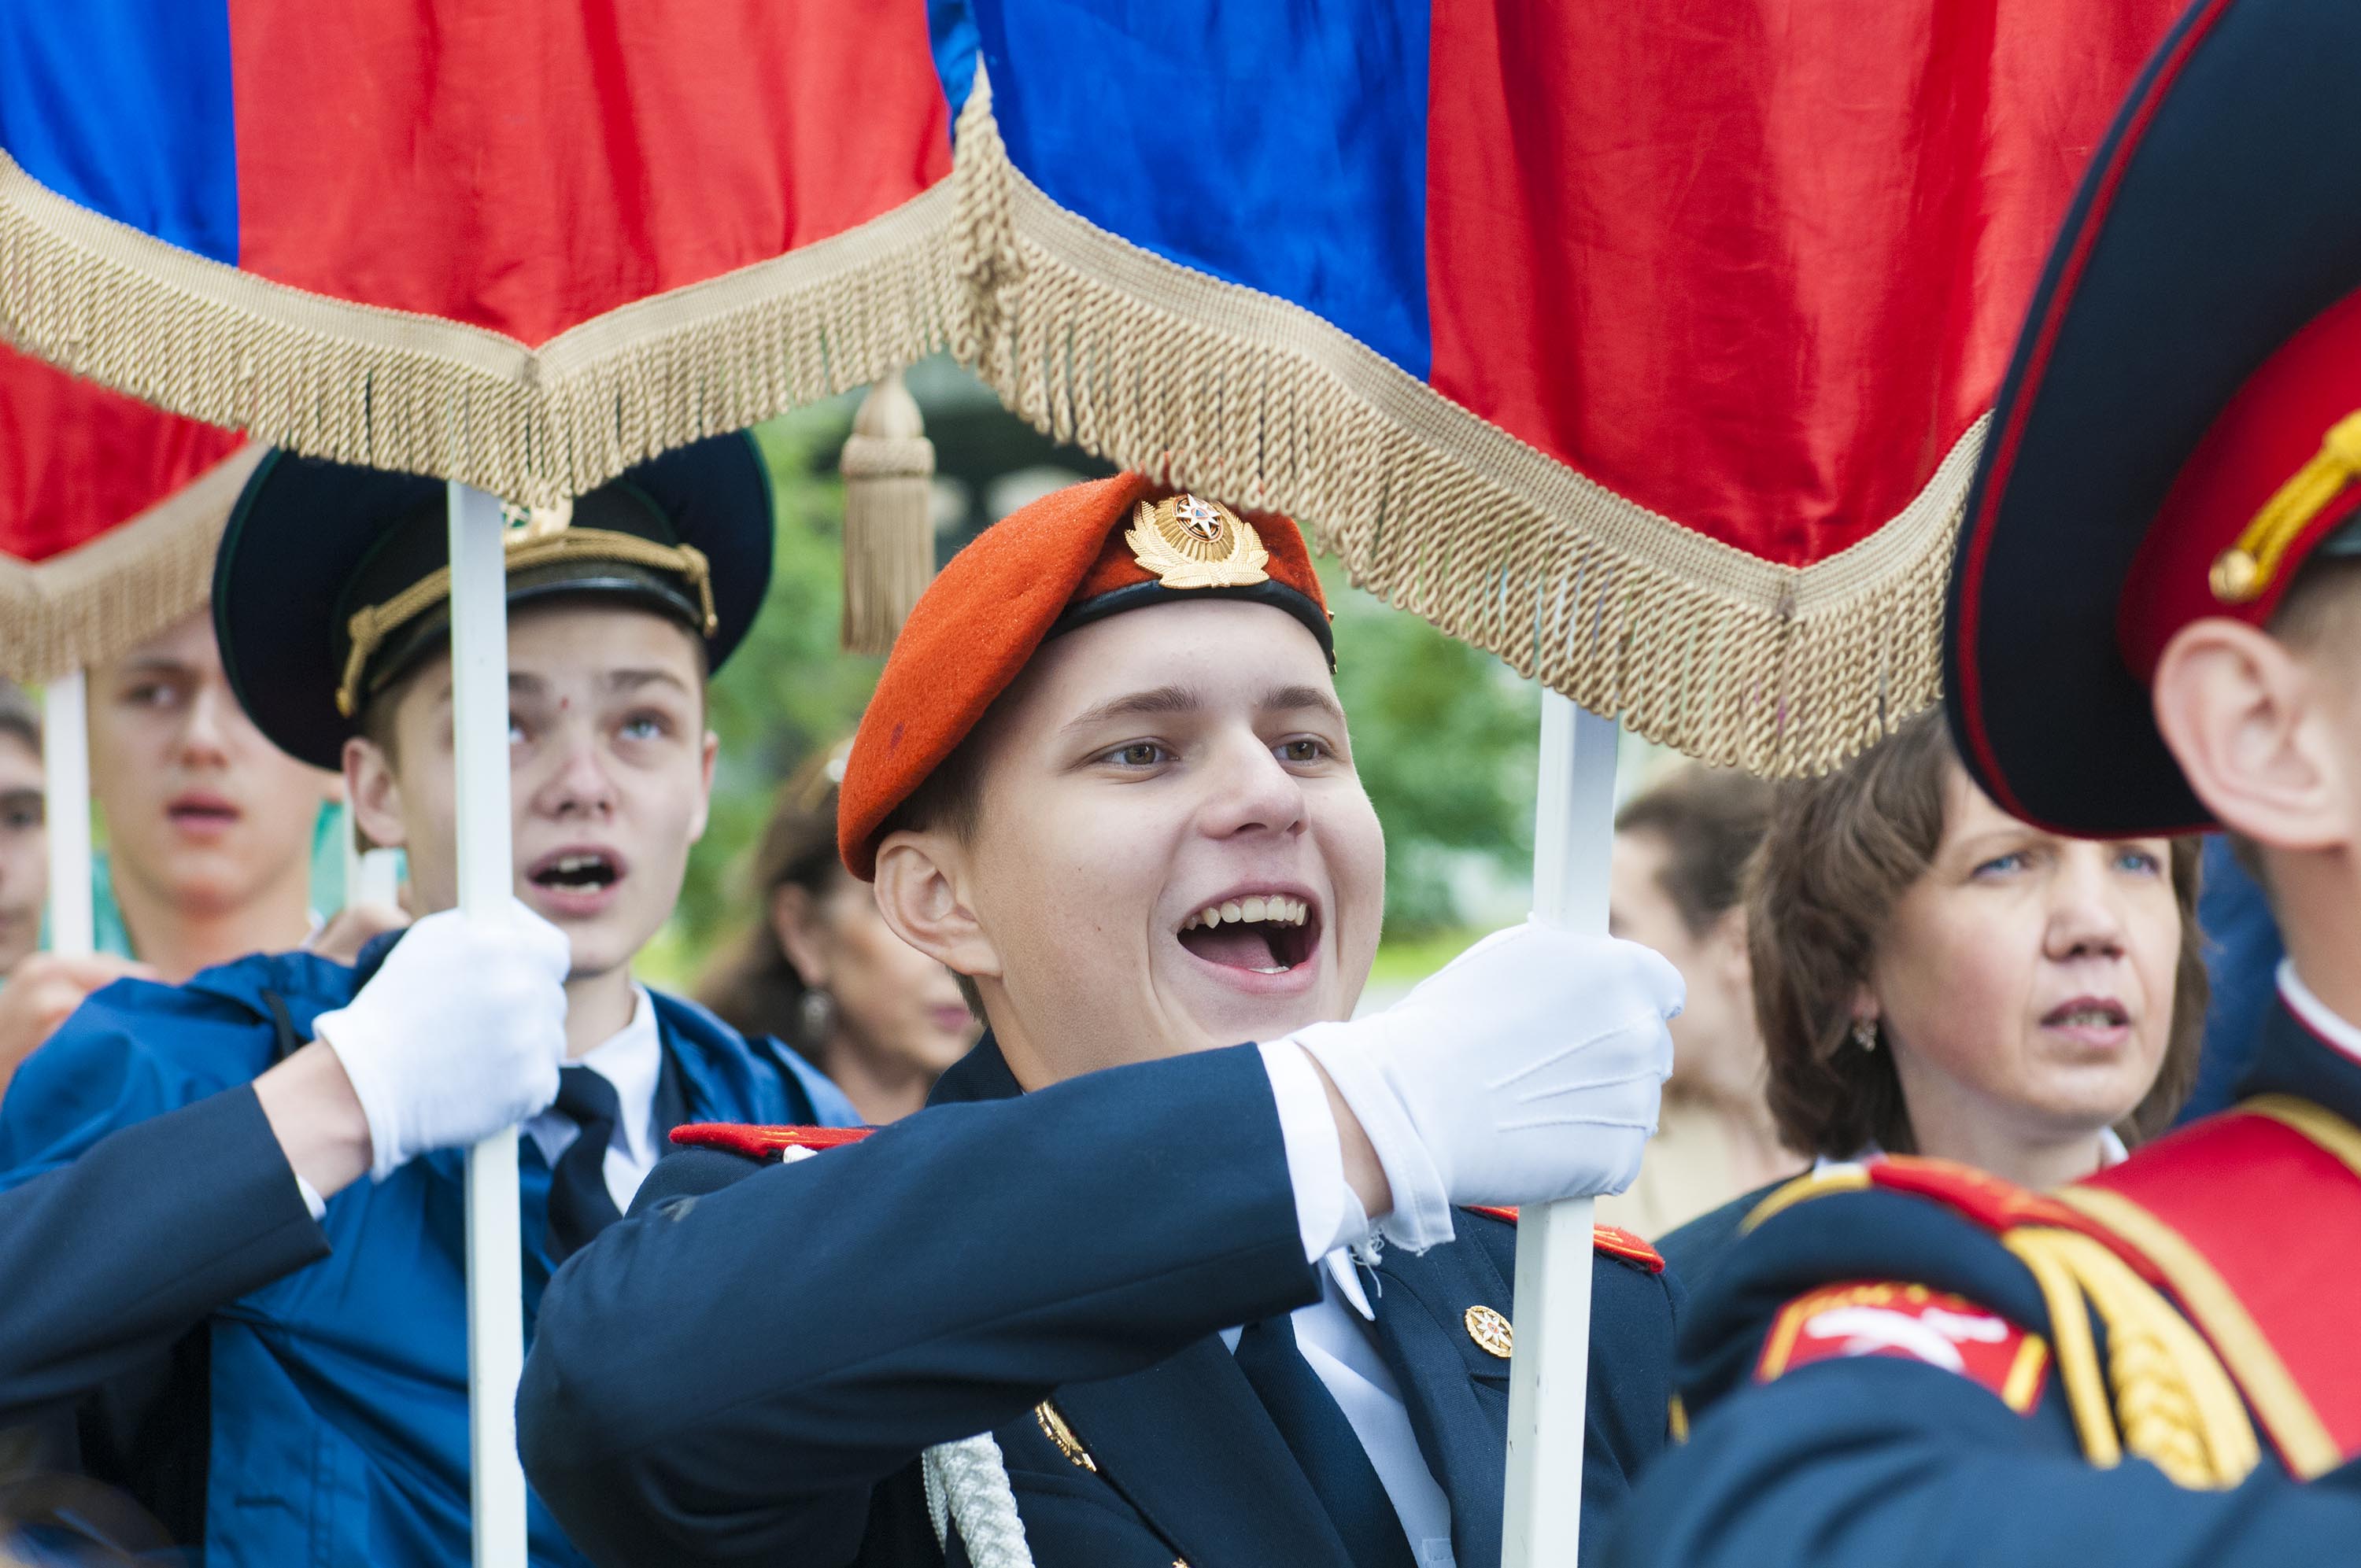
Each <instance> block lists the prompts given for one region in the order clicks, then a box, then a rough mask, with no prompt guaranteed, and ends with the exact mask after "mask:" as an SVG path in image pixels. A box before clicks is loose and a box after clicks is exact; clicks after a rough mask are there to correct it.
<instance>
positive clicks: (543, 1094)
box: [312, 899, 573, 1181]
mask: <svg viewBox="0 0 2361 1568" xmlns="http://www.w3.org/2000/svg"><path fill="white" fill-rule="evenodd" d="M572 965H573V953H572V946H571V944H570V943H568V942H567V941H566V934H565V933H564V932H563V931H560V930H559V929H558V928H557V927H555V926H553V925H551V924H550V923H549V922H548V921H546V920H544V919H543V918H542V917H541V916H538V915H535V914H534V913H533V911H532V910H530V909H528V908H526V907H525V906H524V905H522V904H521V903H519V902H518V901H516V900H515V899H511V900H510V901H509V905H508V907H507V908H506V909H504V910H502V911H501V912H500V913H499V914H498V915H496V916H491V917H490V918H488V919H487V918H476V919H471V918H469V917H468V916H465V915H462V914H460V913H459V912H458V911H457V910H456V909H446V910H445V911H443V912H442V913H441V914H439V915H429V916H427V917H426V918H425V919H423V920H421V921H419V922H418V923H417V924H416V925H414V926H412V927H411V928H410V930H409V931H408V933H407V934H405V935H404V936H403V937H402V938H401V941H399V942H397V943H395V944H394V948H393V951H392V952H390V953H389V954H387V955H386V960H385V965H384V967H383V968H381V969H379V970H378V971H377V973H376V974H374V975H372V976H370V977H369V982H368V984H367V985H364V986H362V987H361V989H360V994H358V995H357V996H355V997H354V998H353V999H352V1001H351V1002H350V1003H347V1004H346V1005H345V1006H343V1007H340V1008H338V1009H336V1010H335V1012H333V1013H323V1014H320V1016H319V1017H318V1019H317V1020H315V1021H314V1022H313V1025H312V1030H313V1036H314V1037H316V1038H318V1039H322V1040H325V1041H326V1042H327V1043H328V1047H329V1048H330V1049H331V1050H333V1051H335V1053H336V1059H337V1060H338V1061H340V1062H342V1063H343V1064H344V1069H345V1076H346V1078H349V1079H350V1080H352V1084H353V1093H354V1094H355V1095H356V1096H357V1097H358V1099H359V1100H360V1102H361V1113H362V1114H363V1115H365V1116H367V1117H368V1130H369V1150H370V1168H369V1174H370V1175H371V1176H373V1177H375V1178H376V1179H378V1180H379V1181H382V1180H384V1179H386V1177H387V1176H389V1175H390V1174H391V1173H392V1172H393V1171H394V1170H396V1169H398V1168H401V1166H402V1165H404V1164H406V1163H408V1162H409V1161H410V1160H411V1159H412V1158H414V1157H417V1156H419V1155H422V1154H424V1153H426V1152H427V1151H429V1150H431V1149H446V1148H457V1147H461V1146H465V1145H467V1144H472V1143H475V1142H477V1141H478V1140H479V1139H483V1138H488V1137H490V1136H491V1135H493V1134H495V1133H497V1132H499V1131H500V1130H501V1129H502V1128H504V1127H513V1126H515V1125H516V1124H518V1123H520V1122H522V1121H524V1120H525V1119H526V1118H527V1117H529V1116H534V1115H538V1114H539V1113H541V1112H543V1111H545V1110H547V1109H548V1108H549V1104H550V1102H552V1101H554V1100H555V1099H556V1098H557V1069H559V1067H561V1066H562V1065H564V1063H565V1060H566V971H567V970H569V969H570V968H571V967H572Z"/></svg>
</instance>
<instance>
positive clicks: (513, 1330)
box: [448, 480, 526, 1568]
mask: <svg viewBox="0 0 2361 1568" xmlns="http://www.w3.org/2000/svg"><path fill="white" fill-rule="evenodd" d="M448 505H449V510H450V528H451V682H452V691H451V729H452V734H453V744H454V747H455V750H456V768H457V774H458V776H457V778H456V781H455V784H456V794H457V799H458V808H459V810H458V848H459V867H458V872H459V907H460V908H461V909H463V910H467V911H468V912H469V913H471V914H478V915H489V914H491V913H493V912H494V911H496V910H498V909H500V908H501V907H502V906H503V905H505V904H506V903H507V901H508V899H509V896H510V892H511V888H512V886H513V885H514V872H513V871H512V869H511V867H512V859H513V855H512V850H511V843H510V833H509V633H508V580H507V565H506V562H505V560H504V559H503V543H502V538H501V535H502V532H503V531H504V528H505V524H504V522H503V521H502V519H501V516H500V501H499V500H498V499H495V498H494V497H491V496H489V495H487V494H485V493H484V492H483V491H481V490H478V489H475V488H472V487H469V486H467V485H462V484H460V483H458V482H457V481H456V480H454V481H452V482H451V484H450V488H449V501H448ZM522 1247H523V1233H522V1227H521V1225H520V1223H519V1220H518V1216H517V1142H516V1134H515V1132H514V1131H513V1130H511V1131H509V1132H504V1133H497V1134H494V1135H492V1136H490V1137H489V1138H486V1139H485V1140H484V1141H483V1142H482V1143H479V1144H478V1145H476V1146H474V1147H473V1148H471V1149H469V1150H468V1151H467V1416H468V1436H469V1439H470V1443H469V1457H470V1460H471V1462H472V1463H471V1474H472V1475H473V1477H474V1484H475V1485H474V1503H475V1513H474V1520H475V1568H524V1563H525V1535H526V1530H525V1487H524V1464H523V1461H522V1460H521V1459H520V1458H519V1457H518V1456H517V1442H516V1391H517V1380H518V1379H519V1378H520V1377H521V1376H523V1373H524V1265H523V1258H522Z"/></svg>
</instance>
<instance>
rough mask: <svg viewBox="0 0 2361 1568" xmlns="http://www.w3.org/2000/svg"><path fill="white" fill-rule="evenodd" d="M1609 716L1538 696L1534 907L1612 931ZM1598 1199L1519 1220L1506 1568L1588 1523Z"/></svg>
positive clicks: (1568, 1555)
mask: <svg viewBox="0 0 2361 1568" xmlns="http://www.w3.org/2000/svg"><path fill="white" fill-rule="evenodd" d="M1615 740H1616V729H1615V723H1614V721H1613V720H1612V719H1607V718H1599V717H1598V715H1597V714H1594V713H1589V712H1586V711H1585V710H1584V709H1582V708H1579V707H1576V706H1575V705H1574V704H1573V703H1571V702H1569V701H1567V700H1566V699H1565V697H1563V696H1559V695H1558V694H1557V693H1555V692H1553V691H1544V692H1543V693H1542V755H1541V788H1540V791H1539V800H1538V803H1537V806H1536V808H1535V813H1534V821H1533V914H1534V916H1535V918H1537V919H1540V920H1542V921H1544V922H1546V923H1548V924H1550V925H1553V926H1563V927H1569V928H1571V929H1573V930H1576V931H1598V932H1604V931H1605V930H1606V929H1607V861H1608V856H1609V852H1610V851H1611V850H1612V849H1613V846H1614V838H1615V834H1614V813H1615ZM1590 1211H1591V1201H1590V1200H1589V1199H1587V1198H1575V1199H1569V1200H1567V1201H1565V1202H1562V1203H1550V1204H1546V1205H1543V1206H1541V1207H1538V1208H1528V1209H1526V1210H1525V1211H1524V1212H1522V1213H1521V1214H1520V1215H1518V1217H1517V1299H1516V1324H1515V1327H1516V1354H1514V1355H1513V1356H1511V1357H1510V1361H1509V1476H1508V1495H1507V1497H1506V1498H1505V1499H1504V1500H1503V1503H1502V1515H1501V1530H1500V1545H1501V1551H1500V1563H1501V1568H1566V1565H1569V1564H1571V1563H1573V1562H1574V1561H1575V1549H1576V1544H1577V1542H1578V1541H1579V1540H1580V1537H1581V1532H1582V1436H1583V1407H1584V1404H1585V1401H1586V1399H1587V1396H1588V1394H1589V1377H1590V1269H1591V1250H1592V1249H1591V1232H1590V1225H1591V1220H1590Z"/></svg>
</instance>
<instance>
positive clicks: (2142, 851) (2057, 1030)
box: [1662, 711, 2207, 1284]
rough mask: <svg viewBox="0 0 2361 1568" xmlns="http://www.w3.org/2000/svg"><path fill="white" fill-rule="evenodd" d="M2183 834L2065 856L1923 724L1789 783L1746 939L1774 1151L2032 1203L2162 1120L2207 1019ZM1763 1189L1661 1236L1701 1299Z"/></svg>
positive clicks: (2182, 1088) (1934, 726)
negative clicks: (1931, 1163)
mask: <svg viewBox="0 0 2361 1568" xmlns="http://www.w3.org/2000/svg"><path fill="white" fill-rule="evenodd" d="M2198 883H2199V841H2198V840H2197V839H2193V838H2189V839H2104V840H2092V839H2069V838H2064V837H2061V836H2059V835H2058V834H2054V833H2048V832H2045V831H2043V830H2042V829H2040V828H2035V827H2032V826H2030V825H2029V824H2027V823H2025V822H2021V821H2019V820H2018V819H2016V818H2015V817H2011V816H2009V815H2008V814H2007V813H2005V812H2004V811H2002V810H2001V808H2000V807H1999V806H1995V805H1993V802H1992V800H1991V799H1990V797H1988V796H1987V795H1984V793H1983V792H1982V790H1980V789H1978V788H1977V787H1976V785H1975V784H1974V783H1973V781H1971V779H1970V778H1969V777H1968V774H1967V771H1966V770H1965V769H1964V768H1962V767H1961V766H1960V762H1959V759H1958V756H1957V754H1956V753H1955V752H1954V751H1953V750H1952V747H1951V740H1950V736H1949V733H1948V732H1947V731H1946V730H1945V729H1944V728H1943V719H1942V716H1941V714H1940V713H1939V712H1937V711H1929V712H1927V713H1925V714H1922V715H1920V716H1919V717H1918V718H1914V719H1912V720H1910V721H1909V722H1908V723H1906V724H1905V725H1904V726H1902V728H1901V729H1899V730H1897V731H1896V732H1895V733H1894V735H1893V736H1891V737H1889V738H1888V739H1887V740H1883V741H1882V742H1880V743H1879V744H1878V745H1876V746H1874V747H1872V748H1871V749H1870V750H1869V751H1865V752H1863V753H1862V754H1861V756H1859V757H1857V758H1855V759H1854V760H1853V761H1852V762H1850V763H1849V764H1848V765H1846V766H1845V767H1844V768H1842V769H1840V770H1839V771H1838V772H1836V773H1830V774H1828V776H1827V777H1825V778H1819V779H1814V780H1810V781H1808V782H1805V783H1801V784H1790V785H1786V786H1784V787H1783V788H1782V789H1781V790H1780V791H1779V792H1778V795H1777V797H1776V804H1775V805H1774V806H1773V813H1772V817H1771V824H1770V828H1769V830H1768V832H1767V833H1766V834H1765V836H1764V839H1763V848H1762V850H1761V851H1760V853H1759V855H1758V856H1757V858H1756V860H1755V861H1754V865H1753V868H1752V874H1751V875H1750V877H1749V883H1748V889H1747V898H1746V904H1747V921H1748V925H1747V931H1748V944H1749V946H1750V948H1752V955H1753V970H1754V996H1755V1011H1756V1016H1757V1018H1758V1019H1759V1021H1760V1024H1761V1026H1762V1030H1763V1045H1764V1047H1765V1049H1766V1051H1767V1053H1768V1058H1769V1064H1770V1082H1769V1094H1770V1104H1771V1112H1772V1114H1773V1116H1774V1117H1775V1118H1776V1119H1777V1122H1778V1126H1779V1134H1780V1137H1781V1138H1782V1140H1783V1141H1784V1143H1785V1144H1786V1145H1787V1146H1788V1147H1789V1148H1791V1149H1793V1150H1795V1151H1796V1152H1797V1153H1798V1154H1801V1155H1805V1156H1807V1157H1811V1158H1813V1159H1815V1160H1816V1161H1817V1162H1818V1163H1819V1164H1820V1165H1822V1166H1826V1165H1829V1164H1833V1163H1839V1162H1844V1161H1851V1160H1860V1159H1865V1158H1869V1157H1873V1156H1876V1155H1880V1154H1909V1155H1927V1156H1932V1157H1937V1158H1941V1159H1948V1160H1953V1161H1957V1162H1958V1163H1960V1164H1962V1165H1970V1166H1975V1167H1977V1168H1981V1169H1983V1170H1987V1171H1990V1172H1992V1173H1993V1175H1996V1176H1999V1177H2001V1178H2003V1179H2006V1180H2008V1181H2012V1182H2015V1184H2016V1185H2018V1186H2020V1187H2025V1188H2029V1189H2031V1190H2036V1191H2046V1190H2049V1189H2051V1188H2055V1187H2059V1186H2063V1185H2064V1184H2065V1183H2067V1182H2070V1181H2073V1180H2077V1179H2080V1178H2082V1177H2085V1176H2089V1175H2091V1174H2092V1172H2093V1171H2096V1170H2099V1169H2100V1168H2103V1167H2105V1166H2109V1165H2114V1164H2115V1163H2117V1162H2119V1161H2120V1160H2122V1159H2123V1158H2124V1157H2125V1151H2126V1147H2127V1146H2130V1145H2134V1144H2136V1143H2138V1142H2140V1141H2141V1140H2143V1139H2145V1138H2148V1137H2152V1136H2154V1135H2156V1134H2158V1133H2159V1132H2161V1131H2163V1130H2164V1129H2165V1128H2166V1127H2168V1126H2169V1125H2170V1124H2171V1122H2172V1119H2173V1115H2174V1113H2175V1112H2177V1111H2178V1110H2179V1109H2180V1102H2181V1101H2182V1100H2183V1099H2185V1098H2186V1097H2187V1096H2188V1093H2189V1091H2190V1087H2191V1084H2193V1083H2194V1082H2195V1081H2196V1075H2197V1058H2198V1049H2199V1045H2200V1042H2201V1040H2202V1035H2203V1031H2204V1026H2205V1007H2206V996H2207V983H2206V975H2205V965H2204V961H2203V956H2202V953H2203V946H2204V939H2203V937H2202V933H2201V931H2200V928H2199V926H2198V921H2197V890H2198ZM1765 1195H1766V1193H1765V1192H1763V1191H1757V1192H1752V1193H1749V1194H1747V1195H1746V1196H1744V1197H1742V1198H1740V1199H1739V1200H1737V1201H1735V1202H1732V1203H1729V1204H1725V1205H1724V1206H1723V1207H1722V1208H1720V1209H1717V1210H1715V1211H1714V1212H1711V1213H1709V1214H1707V1215H1705V1216H1703V1217H1702V1218H1700V1219H1698V1220H1697V1221H1694V1222H1692V1223H1690V1224H1689V1225H1686V1226H1684V1227H1683V1228H1682V1229H1681V1230H1680V1231H1676V1232H1675V1233H1674V1234H1672V1235H1671V1236H1668V1237H1666V1238H1665V1240H1664V1244H1663V1246H1662V1250H1663V1252H1664V1255H1665V1256H1666V1258H1667V1259H1668V1260H1669V1261H1670V1262H1671V1264H1672V1266H1674V1267H1675V1269H1677V1270H1680V1271H1681V1272H1682V1273H1683V1275H1684V1277H1686V1279H1687V1280H1688V1281H1690V1282H1691V1283H1693V1284H1694V1283H1695V1282H1696V1281H1697V1279H1698V1278H1699V1277H1701V1276H1702V1275H1703V1274H1704V1273H1705V1272H1706V1271H1707V1270H1708V1269H1709V1268H1710V1266H1712V1264H1713V1262H1714V1261H1715V1259H1716V1257H1717V1256H1718V1255H1719V1252H1720V1251H1721V1249H1722V1248H1723V1246H1724V1245H1727V1243H1728V1242H1729V1241H1730V1239H1731V1238H1732V1237H1734V1236H1735V1235H1736V1234H1737V1233H1738V1230H1739V1227H1740V1226H1741V1223H1743V1222H1744V1221H1745V1218H1746V1216H1747V1214H1748V1213H1749V1212H1752V1209H1753V1208H1754V1206H1755V1204H1756V1202H1757V1201H1759V1200H1760V1199H1761V1198H1763V1196H1765Z"/></svg>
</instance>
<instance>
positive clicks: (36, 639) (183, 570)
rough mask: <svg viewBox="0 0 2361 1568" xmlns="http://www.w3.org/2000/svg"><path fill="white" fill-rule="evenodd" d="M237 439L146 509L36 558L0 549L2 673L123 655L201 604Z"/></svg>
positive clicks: (243, 454) (244, 468)
mask: <svg viewBox="0 0 2361 1568" xmlns="http://www.w3.org/2000/svg"><path fill="white" fill-rule="evenodd" d="M261 459H262V448H261V447H259V446H241V447H239V448H238V449H237V450H236V452H233V453H231V454H230V455H228V456H227V457H225V458H223V459H222V460H221V461H220V462H219V463H216V464H214V466H212V467H211V468H208V469H206V470H205V471H204V472H203V474H200V475H198V476H197V477H195V478H194V479H192V480H191V481H190V482H189V483H187V484H186V485H183V486H181V488H179V489H177V490H175V491H173V492H172V493H171V494H170V495H169V496H167V497H165V498H164V499H162V500H160V501H159V502H157V503H156V504H155V505H154V506H152V507H149V508H148V510H146V511H143V512H141V513H140V514H139V515H138V516H137V517H135V518H133V519H131V520H130V521H127V522H125V523H123V524H121V525H120V526H118V527H115V528H114V529H111V530H109V531H108V532H105V533H103V534H101V535H99V536H98V537H97V538H96V539H93V540H92V541H91V542H90V543H87V544H82V545H79V546H77V547H75V548H74V549H71V550H69V551H67V552H66V553H65V554H62V555H57V556H53V557H51V558H50V559H49V560H47V561H44V562H41V563H40V564H39V565H30V564H28V563H26V562H23V561H16V560H11V559H9V558H7V557H5V556H0V633H5V634H0V675H5V676H6V677H7V678H8V679H10V680H12V681H26V682H38V681H46V680H49V679H50V678H52V677H54V676H57V675H62V674H65V673H67V672H68V671H70V670H76V669H81V668H83V667H85V666H88V665H91V664H103V663H106V662H107V661H108V660H110V659H118V658H121V657H122V656H123V655H124V654H126V653H127V652H130V651H131V650H132V649H134V648H136V647H137V646H138V645H139V644H140V643H142V642H145V641H148V639H149V638H150V637H153V636H155V635H156V634H157V633H158V632H159V631H162V630H166V629H168V628H170V627H171V626H174V625H176V624H178V623H179V622H180V621H181V620H186V619H187V618H188V617H190V616H192V615H194V614H196V613H197V612H198V611H199V610H202V609H204V608H205V605H206V603H207V602H208V601H209V600H210V599H211V598H212V597H213V582H214V550H215V549H216V548H217V547H218V546H219V545H220V543H221V536H222V530H223V529H224V528H225V527H226V526H228V523H229V514H230V509H231V508H233V507H235V506H236V504H237V495H238V491H240V490H241V489H243V488H245V487H246V478H247V475H249V474H251V473H253V472H254V466H255V465H256V464H257V463H258V462H260V461H261Z"/></svg>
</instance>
